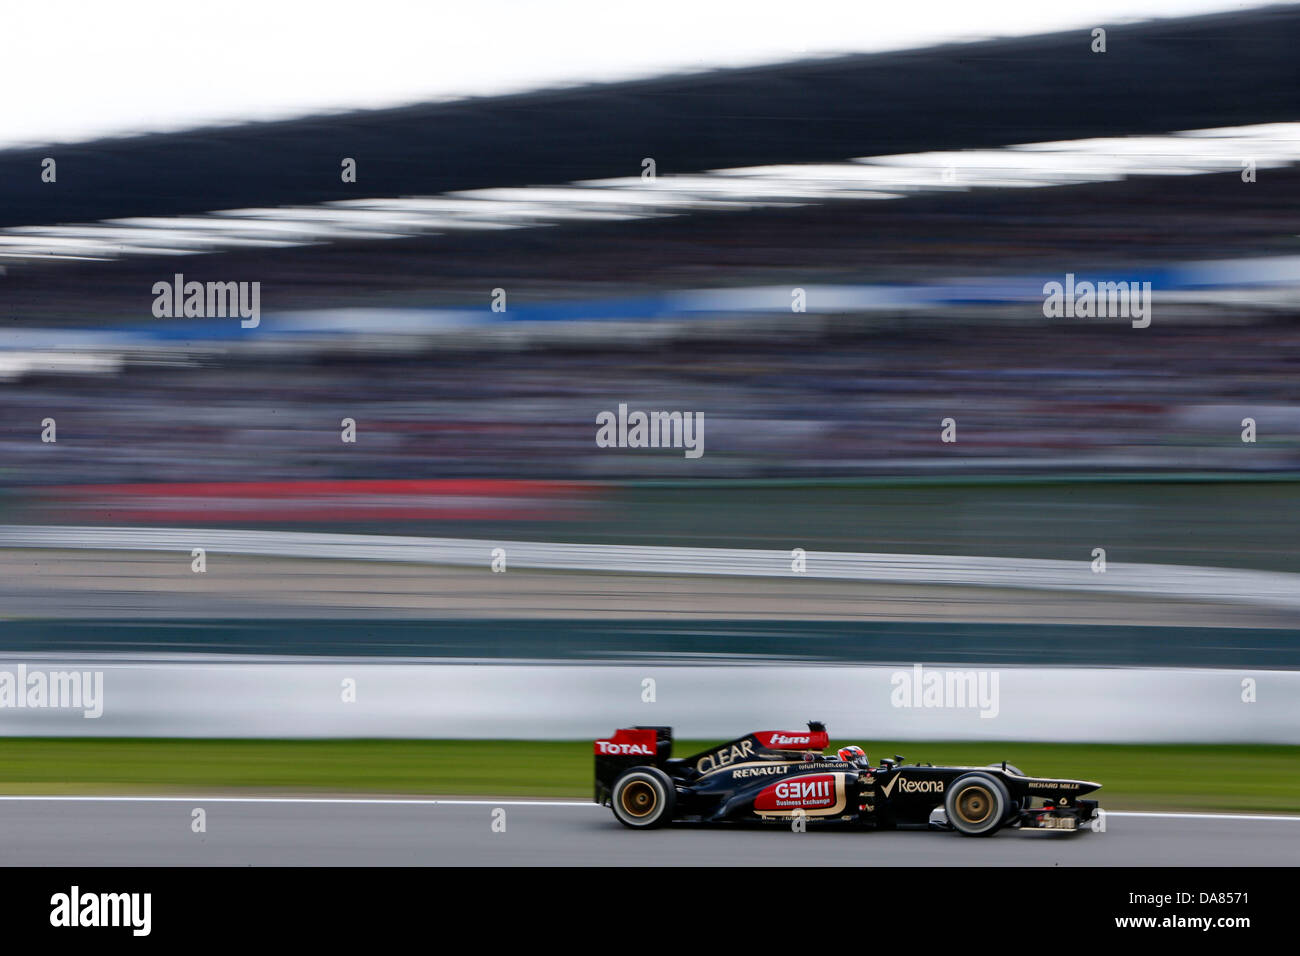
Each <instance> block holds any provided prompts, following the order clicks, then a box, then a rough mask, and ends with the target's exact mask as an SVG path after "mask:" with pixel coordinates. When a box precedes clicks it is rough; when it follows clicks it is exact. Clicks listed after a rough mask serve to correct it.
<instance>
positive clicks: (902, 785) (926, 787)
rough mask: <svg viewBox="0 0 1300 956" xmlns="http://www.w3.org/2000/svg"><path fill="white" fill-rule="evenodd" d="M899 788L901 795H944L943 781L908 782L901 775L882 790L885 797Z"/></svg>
mask: <svg viewBox="0 0 1300 956" xmlns="http://www.w3.org/2000/svg"><path fill="white" fill-rule="evenodd" d="M895 786H897V787H898V792H899V793H943V781H942V780H908V779H907V778H906V777H904V776H902V775H901V774H900V775H899V776H897V777H895V778H894V779H893V780H891V781H889V783H887V784H885V785H884V786H883V787H881V788H880V790H881V792H882V793H884V795H885V796H889V795H890V793H892V792H893V790H894V787H895Z"/></svg>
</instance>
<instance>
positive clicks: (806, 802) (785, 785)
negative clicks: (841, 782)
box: [754, 773, 836, 810]
mask: <svg viewBox="0 0 1300 956" xmlns="http://www.w3.org/2000/svg"><path fill="white" fill-rule="evenodd" d="M835 799H836V794H835V776H834V775H833V774H829V773H825V774H816V775H810V776H806V777H797V778H795V779H794V780H783V781H781V782H780V783H774V784H772V785H771V786H770V787H767V788H766V789H764V790H763V792H762V793H760V794H759V795H758V796H757V797H756V798H754V809H755V810H793V809H804V810H813V809H818V808H821V807H829V806H830V805H831V804H832V803H834V802H835Z"/></svg>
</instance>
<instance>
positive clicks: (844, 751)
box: [836, 746, 871, 767]
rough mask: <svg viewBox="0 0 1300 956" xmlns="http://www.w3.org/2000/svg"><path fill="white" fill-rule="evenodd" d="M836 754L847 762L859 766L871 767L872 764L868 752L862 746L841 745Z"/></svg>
mask: <svg viewBox="0 0 1300 956" xmlns="http://www.w3.org/2000/svg"><path fill="white" fill-rule="evenodd" d="M836 756H838V757H839V758H840V759H841V760H842V761H844V762H845V763H851V764H856V765H857V766H859V767H869V766H870V765H871V764H870V762H869V761H868V760H867V752H866V751H865V750H863V749H862V748H861V747H854V746H850V747H841V748H840V749H839V753H838V754H837V755H836Z"/></svg>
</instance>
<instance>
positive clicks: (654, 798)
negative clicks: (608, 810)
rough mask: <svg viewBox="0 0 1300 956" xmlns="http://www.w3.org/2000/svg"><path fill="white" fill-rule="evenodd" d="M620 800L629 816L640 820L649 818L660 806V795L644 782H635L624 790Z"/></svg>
mask: <svg viewBox="0 0 1300 956" xmlns="http://www.w3.org/2000/svg"><path fill="white" fill-rule="evenodd" d="M618 799H619V803H621V804H623V809H624V811H626V813H627V814H628V816H633V817H637V818H638V819H640V818H642V817H648V816H649V815H650V814H652V813H654V812H655V807H657V806H659V794H658V793H656V792H655V788H654V787H652V786H650V784H648V783H646V782H645V781H644V780H633V781H632V782H631V783H629V784H628V785H627V786H626V787H624V788H623V792H622V794H620V795H619V798H618Z"/></svg>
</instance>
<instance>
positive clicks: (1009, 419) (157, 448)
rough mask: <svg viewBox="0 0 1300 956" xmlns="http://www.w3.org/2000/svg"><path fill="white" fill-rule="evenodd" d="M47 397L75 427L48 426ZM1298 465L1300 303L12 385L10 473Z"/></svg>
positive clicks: (704, 473) (8, 402)
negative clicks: (1245, 312) (655, 430)
mask: <svg viewBox="0 0 1300 956" xmlns="http://www.w3.org/2000/svg"><path fill="white" fill-rule="evenodd" d="M620 403H627V405H628V406H629V408H631V409H638V408H640V409H647V410H651V409H655V410H659V409H662V410H679V411H682V412H702V413H703V415H704V424H705V432H704V454H703V456H702V457H701V458H698V459H693V460H690V459H687V458H685V457H684V456H683V454H682V453H681V451H680V450H673V449H635V448H600V447H597V444H596V441H595V436H596V416H597V415H598V414H599V413H600V412H602V411H606V410H609V411H615V410H616V409H617V407H618V405H619V404H620ZM47 418H52V419H54V420H55V423H56V428H57V432H56V435H57V441H56V442H52V443H51V442H42V440H41V436H42V431H43V428H42V424H41V423H42V421H43V420H45V419H47ZM345 418H351V419H354V420H355V422H356V441H355V442H345V441H344V440H343V437H342V436H343V431H344V425H343V419H345ZM949 418H951V419H953V420H954V423H955V430H954V429H949V433H948V437H950V438H952V437H955V439H956V440H955V441H952V442H945V441H943V440H941V439H942V432H943V428H942V423H943V420H944V419H949ZM1245 418H1251V419H1254V420H1255V422H1256V429H1257V440H1256V441H1255V442H1253V443H1250V442H1243V440H1242V432H1243V426H1242V420H1243V419H1245ZM1297 469H1300V325H1297V323H1296V322H1294V321H1289V320H1284V319H1281V318H1273V319H1271V320H1266V321H1259V322H1252V323H1242V324H1230V323H1228V322H1226V321H1219V322H1214V323H1166V324H1161V323H1160V322H1159V321H1158V320H1157V322H1156V323H1155V324H1153V325H1152V327H1151V328H1149V329H1145V330H1134V329H1130V328H1128V327H1127V326H1126V325H1124V324H1123V323H1120V324H1117V325H1104V324H1095V323H1094V324H1089V323H1086V322H1074V323H1057V324H1048V323H1039V324H1037V325H1010V324H1005V323H976V324H964V325H941V324H937V323H927V322H926V321H925V319H924V317H917V319H916V324H915V327H905V326H902V325H901V324H899V323H894V324H891V325H889V326H888V327H876V328H871V327H867V326H864V325H858V326H856V327H853V326H852V325H851V323H848V324H846V325H844V326H840V327H836V326H830V327H825V328H823V329H822V331H820V332H817V333H809V334H808V335H807V336H804V337H802V338H800V339H798V340H793V339H786V340H784V341H782V340H766V341H758V340H746V339H745V337H744V336H743V335H738V336H736V337H733V338H731V339H729V340H726V341H721V340H719V341H711V340H704V339H700V338H682V339H679V340H677V341H672V342H664V343H660V344H658V345H646V344H642V345H640V346H637V347H617V346H610V345H608V344H607V345H604V346H602V347H600V348H595V347H592V348H585V349H579V348H572V347H569V348H558V347H553V348H531V349H522V350H507V349H492V350H484V351H478V352H466V351H454V352H448V351H437V352H430V353H427V354H420V355H405V356H402V357H390V358H381V357H376V356H373V355H370V356H365V355H358V356H352V357H342V358H336V359H334V360H327V359H324V358H321V357H319V356H317V357H315V358H309V357H307V356H295V357H289V358H285V357H282V358H277V359H275V360H250V359H243V360H240V361H238V362H236V361H233V360H227V361H218V360H215V359H214V360H210V361H208V362H206V363H201V364H198V365H193V366H188V367H186V366H174V365H168V364H132V365H128V367H127V368H126V370H125V371H124V372H122V373H120V374H116V375H99V376H94V375H63V376H45V377H31V376H29V377H27V378H25V379H23V380H21V381H16V382H9V383H6V384H3V385H0V486H3V487H5V488H8V489H10V490H16V489H20V488H29V489H39V488H45V489H48V488H50V487H51V486H61V485H81V484H97V483H110V484H113V483H133V482H245V481H286V480H303V479H313V480H350V479H438V478H455V477H465V478H470V477H472V478H512V479H514V478H546V479H561V480H572V479H638V478H680V479H691V478H698V477H772V478H812V477H852V476H858V475H884V474H945V473H960V474H969V473H1016V472H1043V471H1069V472H1079V471H1126V470H1197V471H1199V470H1213V471H1281V470H1291V471H1294V470H1297Z"/></svg>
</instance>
